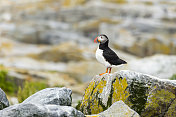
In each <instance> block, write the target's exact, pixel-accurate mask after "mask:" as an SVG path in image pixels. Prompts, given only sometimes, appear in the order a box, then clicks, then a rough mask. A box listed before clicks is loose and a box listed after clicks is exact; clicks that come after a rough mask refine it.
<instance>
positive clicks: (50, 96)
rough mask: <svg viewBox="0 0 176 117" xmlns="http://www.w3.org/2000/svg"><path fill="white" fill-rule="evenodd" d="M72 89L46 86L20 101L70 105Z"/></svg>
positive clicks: (24, 102)
mask: <svg viewBox="0 0 176 117" xmlns="http://www.w3.org/2000/svg"><path fill="white" fill-rule="evenodd" d="M71 94H72V91H71V90H70V89H68V88H65V87H63V88H46V89H43V90H41V91H39V92H37V93H35V94H33V95H32V96H30V97H28V98H27V99H26V100H24V101H23V102H22V103H23V104H27V103H33V104H41V105H47V104H54V105H61V106H71V103H72V98H71Z"/></svg>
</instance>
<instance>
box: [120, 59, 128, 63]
mask: <svg viewBox="0 0 176 117" xmlns="http://www.w3.org/2000/svg"><path fill="white" fill-rule="evenodd" d="M119 60H120V62H121V64H127V62H126V61H124V60H122V59H119Z"/></svg>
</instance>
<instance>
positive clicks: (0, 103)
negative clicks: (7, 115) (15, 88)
mask: <svg viewBox="0 0 176 117" xmlns="http://www.w3.org/2000/svg"><path fill="white" fill-rule="evenodd" d="M8 106H9V101H8V99H7V97H6V94H5V93H4V91H3V90H2V89H1V88H0V110H2V109H3V108H6V107H8Z"/></svg>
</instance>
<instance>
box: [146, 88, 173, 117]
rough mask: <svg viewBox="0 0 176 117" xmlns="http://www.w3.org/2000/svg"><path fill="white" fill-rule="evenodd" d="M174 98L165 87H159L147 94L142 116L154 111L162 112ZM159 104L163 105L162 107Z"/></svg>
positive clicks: (153, 113)
mask: <svg viewBox="0 0 176 117" xmlns="http://www.w3.org/2000/svg"><path fill="white" fill-rule="evenodd" d="M173 99H175V95H174V94H173V93H172V92H169V91H168V90H166V89H159V90H156V91H154V92H153V93H151V94H150V95H149V98H148V100H149V101H148V102H147V104H146V107H145V108H146V109H147V110H148V111H146V112H145V113H143V116H153V115H155V114H156V113H158V114H159V113H162V111H163V110H165V109H166V108H168V107H169V105H170V103H171V101H172V100H173ZM161 105H165V106H164V107H162V106H161Z"/></svg>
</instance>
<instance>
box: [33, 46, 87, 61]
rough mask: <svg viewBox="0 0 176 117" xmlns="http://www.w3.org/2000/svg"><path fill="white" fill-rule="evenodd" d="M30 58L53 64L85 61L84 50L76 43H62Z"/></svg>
mask: <svg viewBox="0 0 176 117" xmlns="http://www.w3.org/2000/svg"><path fill="white" fill-rule="evenodd" d="M30 57H33V58H35V59H40V60H45V61H53V62H69V61H81V60H84V59H85V57H84V56H83V50H81V48H80V47H78V45H76V44H75V43H62V44H60V45H58V46H54V47H52V48H50V49H48V50H46V51H44V52H41V53H39V54H33V55H31V56H30Z"/></svg>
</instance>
